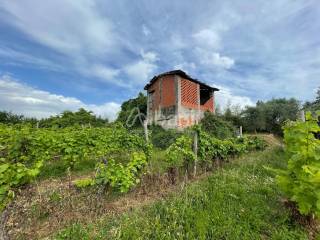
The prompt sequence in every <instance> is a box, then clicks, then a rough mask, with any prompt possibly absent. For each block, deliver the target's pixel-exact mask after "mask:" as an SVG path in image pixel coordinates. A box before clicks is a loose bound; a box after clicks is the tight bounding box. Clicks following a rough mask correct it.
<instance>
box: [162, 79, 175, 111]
mask: <svg viewBox="0 0 320 240" xmlns="http://www.w3.org/2000/svg"><path fill="white" fill-rule="evenodd" d="M158 81H159V80H158ZM160 81H161V80H160ZM161 95H162V96H161V107H170V106H173V105H175V104H176V88H175V81H174V76H165V77H163V78H162V91H161Z"/></svg>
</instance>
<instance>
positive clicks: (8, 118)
mask: <svg viewBox="0 0 320 240" xmlns="http://www.w3.org/2000/svg"><path fill="white" fill-rule="evenodd" d="M22 121H23V116H22V115H16V114H13V113H11V112H7V111H0V123H5V124H16V123H21V122H22Z"/></svg>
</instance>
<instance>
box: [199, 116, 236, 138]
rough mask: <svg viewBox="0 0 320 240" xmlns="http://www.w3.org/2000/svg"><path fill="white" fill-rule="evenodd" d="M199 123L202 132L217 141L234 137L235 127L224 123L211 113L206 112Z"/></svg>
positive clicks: (226, 122)
mask: <svg viewBox="0 0 320 240" xmlns="http://www.w3.org/2000/svg"><path fill="white" fill-rule="evenodd" d="M200 123H201V125H202V130H204V131H205V132H207V133H208V134H210V135H211V136H213V137H216V138H218V139H225V138H230V137H234V136H235V132H236V129H235V127H234V126H233V125H232V124H231V123H230V122H228V121H225V120H223V119H221V118H220V117H218V116H216V115H214V114H212V113H209V112H206V113H205V115H204V118H203V119H202V120H201V122H200Z"/></svg>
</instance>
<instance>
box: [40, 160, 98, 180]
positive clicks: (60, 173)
mask: <svg viewBox="0 0 320 240" xmlns="http://www.w3.org/2000/svg"><path fill="white" fill-rule="evenodd" d="M96 163H97V161H96V160H94V159H86V160H82V161H80V162H78V163H77V164H75V166H74V169H72V174H74V175H83V174H87V173H90V172H92V171H94V169H95V165H96ZM67 172H68V165H67V164H66V163H65V162H64V161H62V160H60V159H59V160H55V161H53V160H52V161H48V162H46V163H45V164H44V166H43V168H42V169H41V172H40V174H39V176H38V179H39V180H43V179H48V178H54V179H56V178H61V177H65V176H66V175H67Z"/></svg>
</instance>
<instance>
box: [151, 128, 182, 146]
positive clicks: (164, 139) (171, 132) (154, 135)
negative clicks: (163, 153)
mask: <svg viewBox="0 0 320 240" xmlns="http://www.w3.org/2000/svg"><path fill="white" fill-rule="evenodd" d="M150 130H151V141H152V144H153V146H154V147H157V148H160V149H167V148H168V147H169V146H170V145H171V144H173V143H174V142H175V140H176V139H177V138H179V137H180V136H181V135H182V132H178V131H177V130H175V129H168V130H165V129H163V128H162V127H161V126H158V125H153V126H150Z"/></svg>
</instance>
